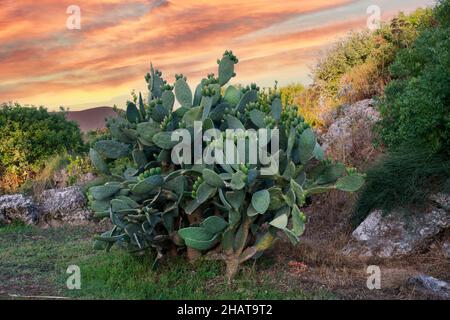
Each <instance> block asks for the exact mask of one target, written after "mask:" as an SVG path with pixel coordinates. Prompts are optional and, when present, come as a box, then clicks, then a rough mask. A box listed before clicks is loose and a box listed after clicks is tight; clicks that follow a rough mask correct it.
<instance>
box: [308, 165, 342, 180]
mask: <svg viewBox="0 0 450 320" xmlns="http://www.w3.org/2000/svg"><path fill="white" fill-rule="evenodd" d="M344 173H345V166H344V165H343V164H342V163H336V164H330V165H327V166H326V167H325V168H324V170H323V172H322V173H321V175H320V176H319V177H317V179H316V181H315V182H316V184H328V183H332V182H335V181H336V180H337V179H339V178H340V177H341V176H342V175H344Z"/></svg>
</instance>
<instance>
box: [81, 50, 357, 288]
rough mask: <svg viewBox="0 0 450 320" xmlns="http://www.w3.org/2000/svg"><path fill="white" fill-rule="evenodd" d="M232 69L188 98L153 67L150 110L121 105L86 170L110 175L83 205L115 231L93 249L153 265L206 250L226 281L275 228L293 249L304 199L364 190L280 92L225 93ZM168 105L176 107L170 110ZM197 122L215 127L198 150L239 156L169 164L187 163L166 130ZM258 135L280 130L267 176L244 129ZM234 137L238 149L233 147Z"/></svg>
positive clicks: (224, 68) (228, 61)
mask: <svg viewBox="0 0 450 320" xmlns="http://www.w3.org/2000/svg"><path fill="white" fill-rule="evenodd" d="M237 62H238V60H237V58H236V57H235V56H234V55H233V53H232V52H229V51H227V52H225V54H224V55H223V57H222V59H221V60H219V61H218V64H219V75H218V77H215V76H214V75H212V74H210V75H208V77H207V78H205V79H203V80H202V81H201V83H200V84H199V85H198V86H197V89H196V91H195V93H194V94H192V92H191V90H190V88H189V86H188V85H187V83H186V78H185V77H184V76H183V75H177V76H176V82H175V84H174V85H173V86H171V85H169V84H167V82H166V81H165V80H163V78H162V73H161V72H159V71H157V70H154V69H153V67H152V68H151V72H150V74H148V75H147V77H146V80H147V83H148V84H149V101H148V104H145V103H144V102H143V99H142V96H139V99H138V100H139V101H138V106H136V104H135V103H134V102H128V106H127V112H126V118H117V119H112V120H110V121H109V122H108V127H109V128H110V131H111V136H112V138H113V139H112V140H104V141H98V142H97V143H95V145H94V148H93V149H91V151H90V155H91V160H92V163H93V164H94V165H95V166H96V167H97V169H98V170H99V171H100V172H102V173H103V174H104V175H107V176H109V177H110V182H108V183H106V184H105V185H102V186H96V187H92V188H90V189H89V201H90V205H91V207H92V208H93V210H94V211H95V212H96V214H97V217H99V218H101V217H109V218H110V219H111V222H112V223H113V225H114V228H113V229H112V230H111V231H108V232H106V233H104V234H102V235H101V236H99V237H98V238H97V242H96V247H97V248H99V249H106V250H109V249H110V248H111V247H112V246H113V245H114V244H116V245H118V246H120V247H123V248H125V249H127V250H129V251H131V252H134V253H136V252H144V251H145V250H148V249H154V250H155V251H156V252H157V260H158V259H160V258H161V257H162V256H163V255H164V254H165V253H168V252H169V253H170V252H172V253H176V252H179V251H180V249H182V248H183V247H188V254H189V255H190V256H191V257H192V255H199V254H200V253H201V252H203V253H207V255H206V256H207V257H208V258H209V259H219V260H223V261H225V262H226V265H227V272H226V277H227V280H228V282H231V280H232V279H233V278H234V276H235V274H236V273H237V271H238V270H239V266H240V264H241V263H243V262H245V261H247V260H249V259H251V258H255V257H258V256H260V255H261V254H262V253H263V252H264V251H265V250H266V249H268V248H269V247H271V246H272V244H273V243H274V241H275V240H276V238H277V235H278V233H279V232H280V231H282V232H284V233H285V235H286V236H287V237H288V238H289V239H290V240H291V242H292V243H293V244H297V243H298V242H299V237H300V236H301V235H302V234H303V232H304V230H305V222H306V218H305V215H304V214H303V213H302V212H301V210H300V208H301V207H302V206H303V205H304V204H305V200H306V197H307V196H309V195H311V194H316V193H322V192H327V191H328V190H333V189H339V190H343V191H350V192H353V191H356V190H358V189H359V188H360V187H361V185H362V183H363V178H362V176H361V175H359V174H357V173H356V172H355V171H354V170H346V168H345V167H344V165H342V164H339V163H334V162H332V161H328V160H324V158H323V152H322V149H321V147H320V145H319V144H318V142H317V139H316V137H315V134H314V132H313V131H312V129H311V128H310V127H309V125H308V124H306V123H304V119H303V118H302V117H300V116H298V111H297V108H296V107H294V106H285V108H284V109H283V107H282V102H281V99H280V95H279V93H278V92H271V94H270V95H260V94H259V88H258V87H257V86H256V85H255V84H252V85H251V86H248V87H246V88H244V89H242V90H238V89H237V88H235V87H233V86H228V87H227V88H226V90H225V91H224V94H223V95H222V90H221V87H222V86H224V85H225V84H227V83H228V81H229V80H230V79H231V78H232V77H234V76H235V73H234V65H235V64H236V63H237ZM173 89H174V91H175V94H174V93H173V92H172V90H173ZM175 99H177V100H178V102H179V103H180V105H181V108H179V109H177V110H175V111H174V110H173V106H174V102H175ZM194 121H200V122H201V123H202V124H203V130H204V131H206V130H207V129H214V128H215V129H220V130H217V131H218V133H216V134H215V135H213V137H214V139H213V141H212V142H211V141H209V142H205V143H203V150H206V152H205V153H207V154H212V153H214V154H216V155H217V154H218V153H222V152H223V150H224V146H226V145H227V143H232V144H233V147H235V148H236V151H237V153H238V158H235V159H234V163H235V164H217V163H216V162H214V164H209V165H207V164H195V165H190V164H187V163H192V158H191V157H192V155H190V154H189V155H187V157H188V162H180V161H175V160H174V159H173V158H171V154H172V157H173V154H176V155H178V157H180V159H181V157H186V155H185V154H184V152H185V151H184V150H183V154H181V153H180V151H181V150H178V149H175V148H174V147H175V146H176V145H177V144H178V142H174V141H172V140H171V136H172V133H174V132H175V133H176V132H179V131H177V129H180V128H183V129H187V130H188V131H189V132H193V131H194V130H195V129H194ZM260 128H264V129H269V130H272V129H275V128H277V129H279V131H280V148H281V150H280V151H279V152H278V153H277V154H272V155H271V163H275V158H274V157H277V158H278V159H279V163H280V168H279V170H278V168H276V169H273V171H271V172H270V171H269V172H265V171H264V167H265V166H263V165H262V163H261V161H258V162H257V163H258V164H252V162H251V161H250V154H249V149H248V144H249V143H251V142H252V140H251V139H252V137H251V135H249V134H248V131H247V132H246V131H245V130H247V129H255V130H257V129H260ZM227 129H232V130H241V132H237V133H235V132H233V131H231V132H228V131H227V132H225V131H226V130H227ZM202 133H203V132H202ZM240 139H241V141H243V142H244V144H246V145H247V147H246V148H244V149H245V150H239V149H238V148H237V144H238V141H239V140H240ZM260 139H261V138H260ZM190 142H191V141H190V138H189V142H188V143H189V144H190ZM253 142H254V141H253ZM265 144H267V142H265ZM227 148H228V147H227ZM242 151H244V152H245V153H243V152H242ZM272 151H273V152H275V150H272ZM107 159H109V160H107ZM120 159H125V162H122V163H127V164H128V165H127V166H123V167H121V170H120V171H121V172H117V171H116V172H115V173H112V172H111V171H112V170H111V168H110V167H109V166H108V163H107V162H106V161H109V162H110V163H111V162H117V161H119V160H120ZM131 159H132V160H131ZM219 163H220V162H219ZM253 163H254V162H253ZM266 170H267V168H266ZM111 173H112V174H111ZM289 221H290V222H291V223H289ZM155 263H156V260H155Z"/></svg>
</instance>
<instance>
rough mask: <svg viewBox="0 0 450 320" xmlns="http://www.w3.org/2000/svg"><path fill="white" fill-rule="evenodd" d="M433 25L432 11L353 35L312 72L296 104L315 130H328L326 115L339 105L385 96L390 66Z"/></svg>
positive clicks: (399, 19) (402, 17)
mask: <svg viewBox="0 0 450 320" xmlns="http://www.w3.org/2000/svg"><path fill="white" fill-rule="evenodd" d="M433 23H434V20H433V18H432V11H431V9H417V10H416V11H415V12H413V13H411V14H409V15H405V14H403V13H400V14H399V15H398V16H397V17H395V18H394V19H392V20H391V21H390V22H389V23H386V24H382V26H381V28H380V29H378V30H375V31H361V32H353V33H351V34H350V35H349V36H348V37H347V38H345V39H344V40H342V41H340V42H338V43H337V44H336V45H335V46H334V47H333V48H331V49H330V50H329V51H328V52H327V53H326V55H325V57H324V58H323V59H322V60H320V61H319V63H318V64H317V65H316V67H315V68H314V69H313V72H312V77H313V84H312V85H311V86H309V87H308V88H306V89H305V90H304V91H302V92H301V93H300V94H296V95H295V98H294V101H293V103H294V104H298V105H300V106H301V109H300V114H301V115H302V116H303V117H304V118H305V119H306V120H307V121H308V123H310V124H311V125H313V126H319V127H320V126H326V125H327V122H326V114H328V113H329V112H330V111H332V110H334V108H336V107H337V106H338V105H340V104H345V103H354V102H357V101H359V100H363V99H368V98H372V97H373V96H383V90H384V87H385V85H386V84H387V83H388V82H389V81H390V72H389V66H390V65H391V64H392V63H393V61H394V59H395V57H396V54H397V52H398V51H399V50H400V49H403V48H409V47H411V45H412V43H414V41H415V39H416V38H417V36H418V35H419V34H420V32H421V31H422V30H424V29H427V28H429V27H431V26H432V25H433Z"/></svg>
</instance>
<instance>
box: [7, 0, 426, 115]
mask: <svg viewBox="0 0 450 320" xmlns="http://www.w3.org/2000/svg"><path fill="white" fill-rule="evenodd" d="M433 3H434V1H432V0H395V1H393V0H359V1H352V0H333V1H331V0H283V1H274V0H247V1H245V0H226V1H215V0H103V1H100V0H98V1H94V0H70V1H65V0H62V1H61V0H33V1H31V0H0V103H1V102H6V101H18V102H20V103H23V104H35V105H45V106H47V107H48V108H49V109H51V110H53V109H56V108H58V107H59V106H65V107H69V108H70V110H82V109H86V108H89V107H94V106H103V105H110V106H112V105H113V104H117V105H118V106H119V107H122V106H123V104H124V102H125V101H126V100H127V99H128V98H129V96H130V95H129V93H130V91H131V90H132V89H136V90H138V91H139V90H142V91H143V92H145V93H146V87H145V80H144V75H145V73H146V72H148V69H149V65H150V61H152V62H153V64H154V65H155V66H156V67H157V68H158V69H160V70H161V71H162V72H163V74H164V76H165V77H166V79H167V80H168V81H169V82H173V81H174V74H175V73H183V74H185V75H186V76H187V77H188V82H189V83H190V85H191V86H192V87H193V86H195V85H196V84H197V82H198V81H199V80H200V79H201V77H202V76H204V75H206V74H207V73H211V72H217V71H216V69H217V64H216V60H217V58H218V57H220V56H221V54H222V53H223V51H225V50H226V49H232V50H233V52H234V53H235V54H236V55H237V56H238V58H239V60H240V63H239V64H238V65H237V74H238V77H237V78H236V80H235V81H238V82H239V83H242V84H247V83H249V82H251V81H254V82H257V83H258V84H259V85H260V86H269V85H272V84H273V83H274V81H275V80H278V81H279V82H280V83H281V84H282V85H283V84H288V83H291V82H303V83H308V82H309V81H310V80H309V77H308V75H309V73H310V71H309V70H310V67H312V66H313V65H314V64H315V62H316V61H317V59H318V58H319V57H320V56H321V55H322V54H323V52H324V51H325V50H326V48H328V47H329V46H330V45H331V44H332V43H333V42H335V41H337V40H339V39H340V38H342V37H344V36H345V35H346V34H348V33H349V32H350V31H351V30H359V29H362V28H365V27H366V21H367V17H368V14H367V13H366V10H367V8H368V7H369V6H370V5H378V6H379V7H380V8H381V12H382V17H383V19H387V18H389V17H391V16H392V15H394V14H396V13H397V12H399V11H404V12H410V11H411V10H413V9H415V8H417V7H424V6H427V5H431V4H433ZM70 5H77V6H79V7H80V9H81V30H68V29H67V27H66V20H67V18H68V17H69V14H67V13H66V10H67V8H68V6H70Z"/></svg>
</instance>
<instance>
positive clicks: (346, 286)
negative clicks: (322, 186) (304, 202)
mask: <svg viewBox="0 0 450 320" xmlns="http://www.w3.org/2000/svg"><path fill="white" fill-rule="evenodd" d="M355 200H356V199H355V196H354V195H349V194H345V193H341V192H338V191H334V192H331V193H330V194H328V195H322V196H317V197H316V198H315V199H314V200H313V203H314V207H309V208H307V209H306V210H305V213H306V215H307V216H308V220H309V222H308V225H307V228H306V230H307V231H306V233H305V235H304V236H303V237H302V241H301V244H300V245H299V246H297V247H293V246H291V245H290V244H289V243H288V242H287V240H283V241H280V242H278V243H277V244H276V246H275V248H274V250H273V253H272V255H273V256H274V259H275V260H276V263H275V265H276V266H277V270H279V269H280V268H282V269H283V270H285V276H284V277H285V279H284V280H283V281H285V282H286V283H289V284H290V285H298V286H300V288H302V289H304V290H306V289H315V290H317V289H319V288H321V289H324V290H328V291H331V292H335V293H337V294H338V295H339V296H342V297H344V298H348V299H430V298H433V297H429V296H425V295H423V294H421V293H419V292H416V291H415V289H414V288H412V287H409V286H407V285H406V282H407V280H408V279H409V278H410V277H412V276H414V275H417V274H427V275H431V276H433V277H436V278H438V279H443V280H447V281H448V280H450V259H446V258H445V257H444V255H443V253H442V249H441V248H442V244H443V243H444V242H445V241H450V231H448V232H445V233H443V234H441V235H440V236H439V237H438V238H436V239H435V241H434V242H433V243H432V244H431V246H430V247H429V249H428V250H427V251H424V252H420V253H417V254H414V255H412V256H409V257H404V258H397V259H390V260H386V259H381V258H369V259H367V258H365V259H364V258H358V257H349V256H346V255H343V254H342V252H341V250H342V248H343V247H344V246H345V245H346V244H347V243H348V241H349V239H350V237H351V232H352V228H351V226H350V223H349V216H350V214H351V208H352V205H353V203H354V202H355ZM298 265H304V266H305V268H306V270H305V271H304V272H296V270H297V266H298ZM370 265H377V266H379V267H380V269H381V286H382V289H381V290H369V289H368V288H367V286H366V281H367V277H368V276H369V274H367V267H368V266H370Z"/></svg>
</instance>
